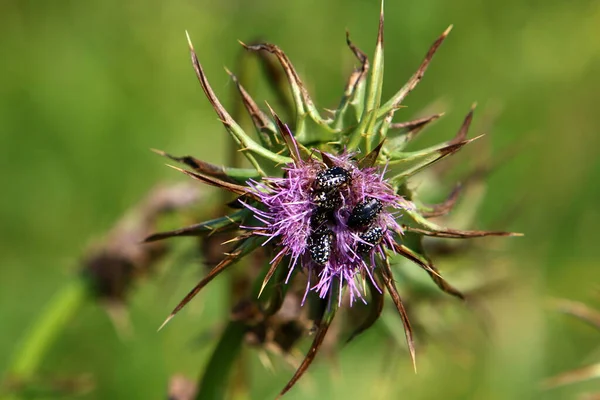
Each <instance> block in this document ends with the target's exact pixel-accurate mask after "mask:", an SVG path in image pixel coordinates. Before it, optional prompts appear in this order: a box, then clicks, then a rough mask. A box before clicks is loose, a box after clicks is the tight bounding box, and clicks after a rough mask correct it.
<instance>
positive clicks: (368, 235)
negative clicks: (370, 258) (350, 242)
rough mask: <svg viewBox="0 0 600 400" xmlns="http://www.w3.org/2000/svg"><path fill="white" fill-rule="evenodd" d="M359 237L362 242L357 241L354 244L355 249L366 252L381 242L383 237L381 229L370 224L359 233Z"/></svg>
mask: <svg viewBox="0 0 600 400" xmlns="http://www.w3.org/2000/svg"><path fill="white" fill-rule="evenodd" d="M359 237H360V239H361V240H363V242H358V244H357V245H356V251H357V252H358V253H362V254H364V253H368V252H369V251H371V250H372V249H373V248H375V246H377V245H378V244H379V243H381V239H383V229H382V228H380V227H378V226H372V227H370V228H369V229H367V230H366V231H365V232H363V233H361V234H360V235H359Z"/></svg>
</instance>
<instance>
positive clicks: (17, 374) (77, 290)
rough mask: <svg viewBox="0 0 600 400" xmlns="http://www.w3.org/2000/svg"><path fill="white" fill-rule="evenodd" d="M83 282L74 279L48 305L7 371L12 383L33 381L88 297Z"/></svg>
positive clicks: (18, 348)
mask: <svg viewBox="0 0 600 400" xmlns="http://www.w3.org/2000/svg"><path fill="white" fill-rule="evenodd" d="M87 292H88V287H87V286H86V283H85V281H84V280H82V279H80V278H76V279H73V281H71V282H69V283H68V284H67V285H66V286H65V287H64V288H63V289H62V290H61V291H60V292H58V293H57V294H56V295H55V296H54V298H53V299H52V300H51V301H50V303H49V304H48V305H47V306H46V308H45V309H44V311H43V313H42V314H41V316H40V317H39V318H38V320H37V321H36V322H35V323H34V324H33V325H32V326H31V327H30V328H29V330H28V332H27V333H26V334H25V337H24V338H23V339H22V340H21V342H20V344H19V345H18V347H17V349H16V351H15V354H14V356H13V360H12V362H11V363H10V364H9V367H8V370H7V377H8V379H10V381H11V382H16V383H18V384H20V383H26V382H28V381H30V380H31V379H32V378H33V377H34V375H35V373H36V371H37V369H38V367H39V365H40V363H41V362H42V360H43V358H44V356H45V355H46V353H47V352H48V349H49V348H50V347H51V346H52V344H53V343H54V342H55V340H56V338H57V337H58V335H59V334H60V332H61V331H62V330H63V329H64V327H65V325H66V324H67V323H68V322H69V321H70V320H71V318H72V317H73V315H75V313H76V312H77V310H78V309H79V307H80V306H81V304H83V302H84V301H85V299H86V298H87Z"/></svg>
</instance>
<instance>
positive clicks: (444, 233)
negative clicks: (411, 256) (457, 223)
mask: <svg viewBox="0 0 600 400" xmlns="http://www.w3.org/2000/svg"><path fill="white" fill-rule="evenodd" d="M403 228H404V229H405V230H406V231H407V232H414V233H420V234H422V235H425V236H432V237H440V238H447V239H464V238H476V237H486V236H523V234H522V233H518V232H503V231H474V230H468V231H467V230H460V229H451V228H440V229H439V230H428V229H422V228H415V227H412V226H404V227H403Z"/></svg>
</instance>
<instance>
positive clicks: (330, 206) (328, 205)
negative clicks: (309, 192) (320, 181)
mask: <svg viewBox="0 0 600 400" xmlns="http://www.w3.org/2000/svg"><path fill="white" fill-rule="evenodd" d="M313 201H314V202H315V204H316V205H317V207H318V208H320V209H322V210H334V209H335V208H336V207H339V206H340V205H341V204H342V195H341V194H340V192H338V191H336V190H332V191H330V192H323V191H317V192H316V193H315V194H314V196H313Z"/></svg>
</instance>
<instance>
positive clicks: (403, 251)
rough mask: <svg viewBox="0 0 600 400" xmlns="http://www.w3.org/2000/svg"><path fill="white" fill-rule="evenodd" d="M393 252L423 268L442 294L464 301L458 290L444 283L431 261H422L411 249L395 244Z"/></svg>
mask: <svg viewBox="0 0 600 400" xmlns="http://www.w3.org/2000/svg"><path fill="white" fill-rule="evenodd" d="M394 250H395V251H396V252H397V253H398V254H400V255H402V256H404V257H406V258H408V259H409V260H410V261H412V262H414V263H415V264H417V265H419V266H420V267H421V268H423V269H424V270H425V271H426V272H427V273H428V274H429V276H430V277H431V279H432V280H433V281H434V282H435V284H436V285H437V286H438V287H439V288H440V289H442V290H443V291H444V292H446V293H448V294H451V295H452V296H455V297H458V298H459V299H461V300H464V299H465V296H464V295H463V294H462V293H461V292H460V291H459V290H458V289H456V288H454V287H453V286H452V285H450V284H449V283H448V282H446V280H445V279H444V278H443V277H442V276H441V275H440V272H439V271H438V270H437V268H436V267H435V266H434V265H433V263H431V261H429V260H422V259H421V256H419V255H417V254H415V252H413V251H412V250H411V249H409V248H408V247H406V246H404V245H401V244H398V243H395V242H394Z"/></svg>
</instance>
